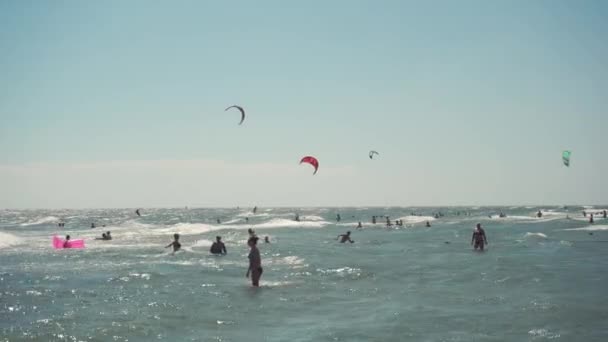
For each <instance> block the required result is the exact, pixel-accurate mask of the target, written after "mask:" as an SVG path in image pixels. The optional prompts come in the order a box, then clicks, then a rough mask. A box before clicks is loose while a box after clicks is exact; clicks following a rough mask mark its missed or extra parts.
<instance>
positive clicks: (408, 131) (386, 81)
mask: <svg viewBox="0 0 608 342" xmlns="http://www.w3.org/2000/svg"><path fill="white" fill-rule="evenodd" d="M607 17H608V2H605V1H601V0H599V1H592V0H585V1H577V2H574V1H567V0H555V1H550V0H539V1H524V0H515V1H483V0H479V1H473V0H463V1H435V0H431V1H404V0H403V1H402V0H398V1H392V0H386V1H372V0H370V1H359V0H354V1H351V0H335V1H316V0H315V1H300V2H295V1H291V2H285V1H263V0H262V1H255V2H254V1H181V0H180V1H164V0H160V1H144V0H129V1H119V0H108V1H97V2H93V1H84V2H83V1H75V0H70V1H35V0H23V1H21V0H5V1H0V208H93V207H103V208H121V207H129V208H132V207H173V206H176V207H181V206H185V205H188V206H211V207H235V206H254V205H258V206H445V205H514V204H539V205H542V204H547V205H550V204H551V205H561V204H601V203H608V200H607V197H606V191H605V190H604V189H605V181H606V175H608V159H607V158H606V149H607V148H608V142H607V141H606V138H605V136H606V134H605V132H606V129H607V128H608V113H607V108H608V43H607V41H606V37H607V36H608V20H606V18H607ZM233 104H238V105H241V106H243V107H244V108H245V110H246V111H247V118H246V120H245V122H244V123H243V124H242V125H241V126H239V125H238V121H239V119H240V117H239V114H238V112H236V111H228V112H225V111H224V109H225V108H226V107H228V106H230V105H233ZM566 149H567V150H571V151H572V161H571V166H570V167H569V168H566V167H565V166H563V165H562V164H561V152H562V150H566ZM370 150H376V151H378V152H380V155H379V156H377V157H376V158H375V159H374V160H370V159H369V158H368V152H369V151H370ZM305 155H313V156H316V157H317V158H318V159H319V162H320V168H319V171H318V173H317V174H316V175H314V176H313V175H312V172H313V171H312V168H311V167H310V166H308V165H299V164H298V162H299V160H300V159H301V158H302V157H303V156H305Z"/></svg>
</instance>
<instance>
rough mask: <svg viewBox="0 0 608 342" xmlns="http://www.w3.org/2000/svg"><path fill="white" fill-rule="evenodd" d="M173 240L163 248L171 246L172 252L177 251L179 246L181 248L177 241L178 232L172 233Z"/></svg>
mask: <svg viewBox="0 0 608 342" xmlns="http://www.w3.org/2000/svg"><path fill="white" fill-rule="evenodd" d="M173 239H174V240H173V242H171V243H170V244H168V245H167V246H166V247H165V248H169V247H173V253H175V252H177V251H179V249H180V248H182V244H181V243H179V234H177V233H175V234H173Z"/></svg>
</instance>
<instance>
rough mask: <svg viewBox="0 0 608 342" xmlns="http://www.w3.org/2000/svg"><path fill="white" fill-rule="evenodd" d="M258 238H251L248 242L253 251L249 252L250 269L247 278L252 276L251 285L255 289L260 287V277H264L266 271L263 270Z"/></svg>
mask: <svg viewBox="0 0 608 342" xmlns="http://www.w3.org/2000/svg"><path fill="white" fill-rule="evenodd" d="M257 244H258V237H257V236H254V237H250V238H249V240H248V241H247V245H248V246H249V248H250V249H251V251H250V252H249V268H248V269H247V274H246V275H245V277H247V278H249V275H250V274H251V285H253V286H254V287H258V286H260V277H262V273H263V272H264V269H262V257H261V256H260V250H259V249H258V247H257Z"/></svg>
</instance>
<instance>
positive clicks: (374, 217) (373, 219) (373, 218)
mask: <svg viewBox="0 0 608 342" xmlns="http://www.w3.org/2000/svg"><path fill="white" fill-rule="evenodd" d="M372 223H373V224H376V216H372Z"/></svg>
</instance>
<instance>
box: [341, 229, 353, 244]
mask: <svg viewBox="0 0 608 342" xmlns="http://www.w3.org/2000/svg"><path fill="white" fill-rule="evenodd" d="M338 239H340V243H345V242H346V241H348V242H350V243H355V241H353V240H351V239H350V230H349V231H347V232H346V234H341V235H338V237H337V238H336V240H338Z"/></svg>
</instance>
